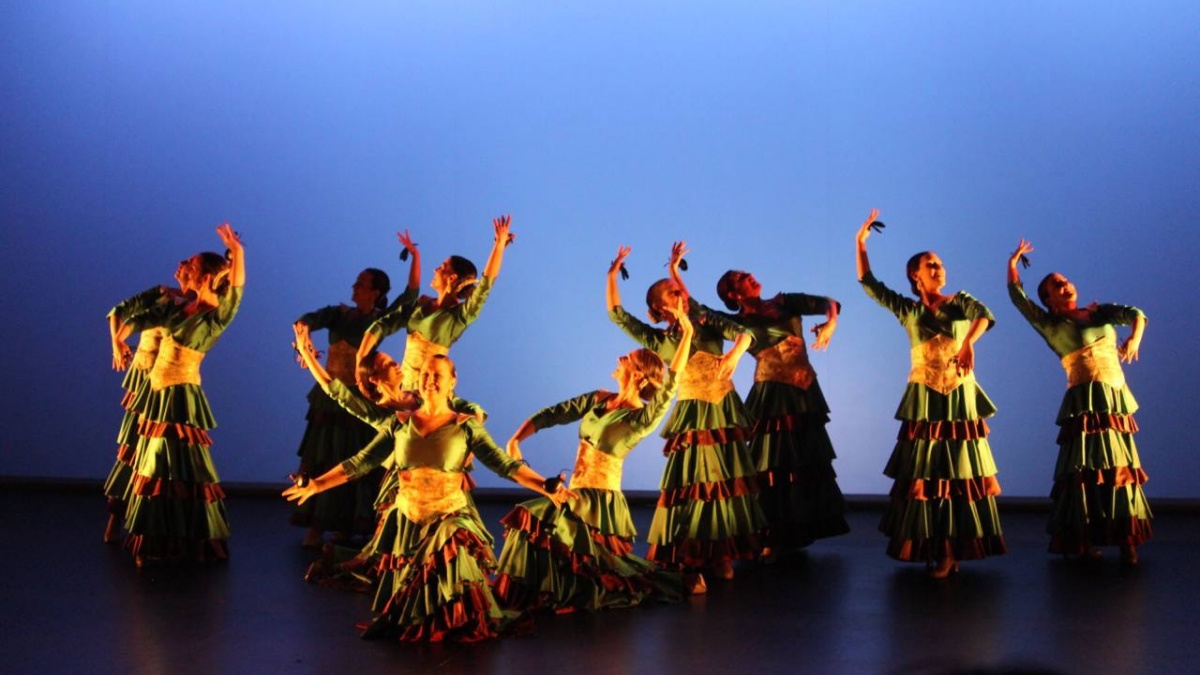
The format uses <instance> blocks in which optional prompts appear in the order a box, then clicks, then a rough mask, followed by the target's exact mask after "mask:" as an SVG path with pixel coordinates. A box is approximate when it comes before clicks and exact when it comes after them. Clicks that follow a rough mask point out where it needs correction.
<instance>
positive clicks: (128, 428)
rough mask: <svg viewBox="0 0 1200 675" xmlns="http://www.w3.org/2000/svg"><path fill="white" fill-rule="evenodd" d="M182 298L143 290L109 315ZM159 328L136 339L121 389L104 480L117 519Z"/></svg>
mask: <svg viewBox="0 0 1200 675" xmlns="http://www.w3.org/2000/svg"><path fill="white" fill-rule="evenodd" d="M180 297H182V296H180V295H179V294H178V292H177V291H175V290H174V289H170V288H167V287H165V286H155V287H154V288H151V289H148V290H145V291H142V292H141V293H138V294H137V295H135V296H133V297H131V298H128V299H127V300H124V301H122V302H120V303H119V304H117V306H116V307H113V308H112V310H111V311H110V312H109V313H108V316H110V317H113V316H115V317H116V318H117V319H118V320H119V321H120V322H121V323H130V322H136V320H137V317H140V316H142V315H144V314H146V313H152V312H154V311H155V308H156V307H158V306H160V305H165V304H169V303H174V302H177V301H178V299H179V298H180ZM162 336H163V334H162V330H161V329H158V328H150V329H147V330H144V331H142V333H141V337H139V339H138V346H137V351H135V352H134V354H133V360H132V361H131V362H130V364H129V369H128V370H127V371H126V372H125V377H124V378H123V379H122V381H121V388H122V389H123V390H124V391H125V395H124V396H122V398H121V408H122V409H124V411H125V412H124V413H123V414H122V416H121V426H120V427H119V428H118V430H117V457H116V461H114V462H113V468H112V470H111V471H110V472H109V474H108V479H107V480H106V481H105V482H104V496H105V497H106V498H107V499H108V512H109V513H110V514H112V515H113V516H114V517H116V518H117V519H119V520H120V521H122V522H123V521H124V519H125V507H126V504H127V503H128V500H129V486H130V484H131V483H132V481H133V466H134V463H135V455H136V451H137V445H138V420H139V419H140V418H141V414H142V410H141V409H139V408H138V407H137V406H135V405H134V403H135V402H136V401H145V399H146V393H145V390H146V389H148V388H149V387H150V369H151V368H152V367H153V366H154V360H155V358H157V356H158V345H159V343H160V342H161V341H162Z"/></svg>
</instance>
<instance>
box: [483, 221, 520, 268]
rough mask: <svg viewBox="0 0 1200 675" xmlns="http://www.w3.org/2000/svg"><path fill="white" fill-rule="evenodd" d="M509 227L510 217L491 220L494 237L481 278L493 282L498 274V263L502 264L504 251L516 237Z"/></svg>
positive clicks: (510, 225)
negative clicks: (494, 232)
mask: <svg viewBox="0 0 1200 675" xmlns="http://www.w3.org/2000/svg"><path fill="white" fill-rule="evenodd" d="M511 227H512V216H509V215H504V216H500V217H499V218H493V219H492V228H494V229H495V231H496V237H495V239H494V240H493V241H492V252H491V253H490V254H489V255H488V259H487V264H486V265H484V266H483V276H485V277H487V278H488V279H491V280H493V281H495V279H496V276H497V275H499V274H500V263H502V262H504V249H506V248H508V245H509V244H511V243H512V242H513V239H515V238H516V237H517V235H515V234H513V233H512V232H511V231H510V230H511Z"/></svg>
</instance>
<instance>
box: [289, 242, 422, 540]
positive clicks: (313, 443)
mask: <svg viewBox="0 0 1200 675" xmlns="http://www.w3.org/2000/svg"><path fill="white" fill-rule="evenodd" d="M397 236H399V237H400V241H401V242H402V243H403V242H405V241H406V239H407V238H408V233H407V232H404V233H397ZM420 284H421V278H420V270H419V269H418V268H417V260H416V259H415V258H414V261H413V266H412V268H411V269H410V272H409V280H408V288H407V290H406V292H405V294H402V295H401V297H400V298H399V299H398V300H397V305H400V304H402V303H403V302H404V301H405V299H406V296H409V295H410V294H411V297H412V298H415V297H416V296H415V294H416V292H417V289H418V288H419V287H420ZM389 290H391V280H390V279H389V278H388V275H387V273H386V272H384V271H383V270H379V269H375V268H367V269H365V270H363V271H362V272H360V273H359V274H358V278H357V279H355V281H354V286H353V287H352V294H351V302H353V303H354V304H353V306H352V307H350V306H346V305H344V304H343V305H329V306H327V307H323V308H321V309H318V310H316V311H313V312H309V313H307V314H305V315H304V316H302V317H300V318H299V319H298V320H297V321H296V323H295V324H294V325H297V326H304V327H305V328H307V329H308V330H310V331H312V330H320V329H325V330H327V331H328V332H329V355H328V357H327V359H326V362H325V368H326V370H327V371H328V372H329V373H330V374H331V375H332V376H333V378H334V379H336V380H338V381H340V382H342V383H343V384H346V385H353V384H354V383H355V380H356V378H355V361H356V358H355V357H356V355H357V353H358V346H359V344H360V343H361V341H362V336H363V334H364V333H365V332H366V330H367V327H368V326H370V325H371V324H372V323H374V322H375V320H376V319H378V318H379V317H380V316H382V315H383V314H384V313H385V312H386V310H387V309H388V300H387V294H388V291H389ZM308 402H309V407H308V414H307V415H306V419H307V420H308V425H307V426H306V427H305V429H304V437H303V438H302V439H301V441H300V449H299V450H298V451H297V453H296V454H297V455H299V456H300V467H299V470H298V471H297V473H298V474H299V475H306V476H316V475H320V474H322V473H325V472H326V471H328V470H329V469H331V468H333V466H334V465H335V464H339V463H340V462H342V461H343V460H346V459H348V458H349V457H351V456H353V455H354V454H355V453H357V452H358V451H359V450H360V449H362V447H363V446H364V445H366V444H367V443H368V442H369V441H370V440H371V439H372V438H373V437H374V436H375V429H374V428H372V427H371V426H370V425H369V424H367V423H365V422H363V421H361V420H359V419H358V418H356V417H354V416H353V415H351V414H350V413H348V412H346V411H345V410H343V409H342V408H341V406H339V405H338V404H337V403H336V402H334V401H333V400H331V399H330V398H329V396H327V395H326V394H325V393H324V392H323V391H322V390H321V388H320V387H319V386H315V385H314V386H313V388H312V390H311V391H310V392H309V393H308ZM371 483H372V481H370V480H363V481H360V482H359V483H358V484H357V485H356V486H351V488H349V489H347V488H342V489H339V490H331V491H329V492H326V493H323V494H321V495H318V496H317V497H315V498H313V499H310V500H309V501H308V502H306V503H305V504H304V505H303V506H300V507H297V508H296V510H295V511H294V512H293V513H292V517H291V523H292V524H293V525H296V526H299V527H307V528H308V529H307V532H306V533H305V535H304V539H303V541H302V542H301V545H302V546H304V547H305V548H320V547H321V544H322V543H323V539H324V533H325V532H326V531H331V532H334V533H335V539H338V540H345V539H347V538H349V537H350V536H351V535H353V534H361V533H364V532H367V533H369V532H371V531H372V530H373V529H374V525H375V510H374V508H373V506H372V503H373V501H374V499H375V496H376V494H377V493H378V483H379V481H378V480H376V481H374V483H375V484H374V485H372V484H371ZM356 488H357V489H356Z"/></svg>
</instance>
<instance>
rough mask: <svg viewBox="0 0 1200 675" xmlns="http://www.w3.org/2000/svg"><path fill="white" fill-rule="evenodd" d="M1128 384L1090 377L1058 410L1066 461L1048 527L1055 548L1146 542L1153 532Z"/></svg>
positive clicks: (1069, 551)
mask: <svg viewBox="0 0 1200 675" xmlns="http://www.w3.org/2000/svg"><path fill="white" fill-rule="evenodd" d="M1137 407H1138V406H1137V401H1135V400H1134V398H1133V395H1132V394H1130V393H1129V391H1128V389H1125V388H1122V389H1114V388H1112V387H1111V386H1109V385H1107V384H1103V383H1100V382H1090V383H1087V384H1081V385H1077V386H1075V387H1072V388H1071V389H1069V390H1068V391H1067V393H1066V396H1065V397H1064V398H1063V403H1062V406H1061V407H1060V408H1059V412H1058V420H1057V423H1058V426H1059V434H1058V461H1057V462H1056V464H1055V467H1054V488H1053V489H1052V490H1051V493H1050V498H1051V499H1052V500H1053V503H1054V505H1053V510H1052V512H1051V516H1050V522H1049V525H1048V526H1047V532H1048V533H1049V534H1050V552H1051V553H1058V554H1063V555H1084V554H1086V553H1087V552H1088V551H1089V550H1090V549H1091V548H1093V547H1096V546H1139V545H1141V544H1142V543H1143V542H1145V541H1147V540H1148V539H1150V538H1151V537H1152V536H1153V529H1152V528H1151V525H1150V519H1151V518H1152V514H1151V512H1150V503H1149V502H1148V501H1147V500H1146V493H1145V492H1144V491H1143V489H1142V485H1143V484H1144V483H1145V482H1146V481H1147V479H1148V477H1147V475H1146V472H1145V471H1144V470H1143V469H1142V462H1141V459H1140V458H1139V457H1138V450H1137V444H1136V443H1135V442H1134V438H1133V436H1134V434H1135V433H1136V432H1137V430H1138V426H1137V422H1136V421H1134V418H1133V413H1134V412H1136V411H1137Z"/></svg>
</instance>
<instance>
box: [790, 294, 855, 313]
mask: <svg viewBox="0 0 1200 675" xmlns="http://www.w3.org/2000/svg"><path fill="white" fill-rule="evenodd" d="M775 299H776V300H777V301H778V302H779V303H780V304H782V305H783V307H784V309H786V310H787V311H788V312H789V313H791V314H806V315H817V314H822V315H823V314H827V313H829V308H830V306H834V307H837V310H838V313H839V314H841V312H842V305H841V303H839V302H838V301H837V300H834V299H833V298H827V297H824V296H821V295H809V294H807V293H780V294H779V295H776V296H775Z"/></svg>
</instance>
